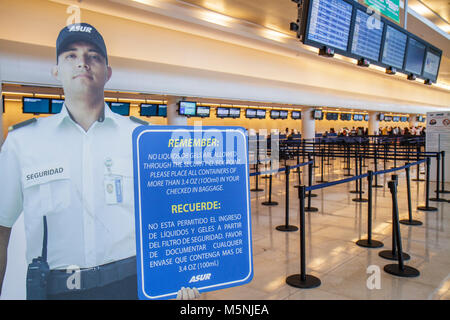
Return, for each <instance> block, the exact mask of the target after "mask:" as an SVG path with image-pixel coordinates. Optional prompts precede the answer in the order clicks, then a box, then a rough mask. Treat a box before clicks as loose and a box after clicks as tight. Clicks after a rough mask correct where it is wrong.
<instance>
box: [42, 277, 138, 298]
mask: <svg viewBox="0 0 450 320" xmlns="http://www.w3.org/2000/svg"><path fill="white" fill-rule="evenodd" d="M47 298H48V300H137V299H138V293H137V275H134V276H130V277H128V278H125V279H123V280H120V281H117V282H113V283H111V284H108V285H106V286H104V287H98V288H92V289H89V290H82V291H77V290H74V291H73V292H66V293H61V294H57V295H48V297H47Z"/></svg>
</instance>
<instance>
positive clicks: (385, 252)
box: [378, 250, 411, 261]
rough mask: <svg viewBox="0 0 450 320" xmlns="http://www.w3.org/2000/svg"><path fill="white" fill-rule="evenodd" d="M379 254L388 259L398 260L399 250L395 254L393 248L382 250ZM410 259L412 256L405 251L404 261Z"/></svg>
mask: <svg viewBox="0 0 450 320" xmlns="http://www.w3.org/2000/svg"><path fill="white" fill-rule="evenodd" d="M378 255H379V256H380V257H382V258H384V259H387V260H398V256H397V252H396V253H395V255H393V254H392V250H383V251H380V252H379V253H378ZM409 259H411V257H410V256H409V254H407V253H405V252H403V260H404V261H407V260H409Z"/></svg>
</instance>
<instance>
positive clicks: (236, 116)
mask: <svg viewBox="0 0 450 320" xmlns="http://www.w3.org/2000/svg"><path fill="white" fill-rule="evenodd" d="M228 109H230V112H229V116H228V117H229V118H233V119H238V118H240V117H241V108H235V107H232V108H228ZM231 110H239V114H238V115H232V114H231Z"/></svg>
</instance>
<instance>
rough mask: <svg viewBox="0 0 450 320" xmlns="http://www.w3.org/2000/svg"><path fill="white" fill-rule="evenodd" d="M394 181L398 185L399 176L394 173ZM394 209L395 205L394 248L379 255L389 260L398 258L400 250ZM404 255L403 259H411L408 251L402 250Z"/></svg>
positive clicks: (393, 219) (393, 222)
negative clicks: (398, 248) (398, 249)
mask: <svg viewBox="0 0 450 320" xmlns="http://www.w3.org/2000/svg"><path fill="white" fill-rule="evenodd" d="M392 181H393V182H394V183H395V186H397V183H398V176H397V175H395V174H393V175H392ZM390 182H391V181H390ZM388 186H389V184H388ZM396 196H397V195H396ZM394 211H395V207H394V206H392V250H383V251H380V252H379V253H378V255H379V256H380V257H382V258H384V259H388V260H397V258H398V257H397V254H398V251H397V236H396V232H397V229H396V228H395V225H394V224H395V217H394V216H395V212H394ZM402 255H403V260H409V259H410V256H409V255H408V254H407V253H405V252H402Z"/></svg>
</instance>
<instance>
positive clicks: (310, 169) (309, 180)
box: [305, 155, 319, 212]
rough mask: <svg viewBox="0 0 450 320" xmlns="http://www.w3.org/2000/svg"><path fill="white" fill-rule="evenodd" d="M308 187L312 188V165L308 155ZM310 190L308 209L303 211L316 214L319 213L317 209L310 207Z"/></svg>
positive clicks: (309, 192)
mask: <svg viewBox="0 0 450 320" xmlns="http://www.w3.org/2000/svg"><path fill="white" fill-rule="evenodd" d="M308 161H309V164H308V187H311V186H312V172H313V165H312V163H311V161H312V157H311V156H310V155H308ZM311 196H312V194H311V190H309V191H308V207H307V208H306V209H305V210H306V211H307V212H316V211H319V209H317V208H315V207H311Z"/></svg>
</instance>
